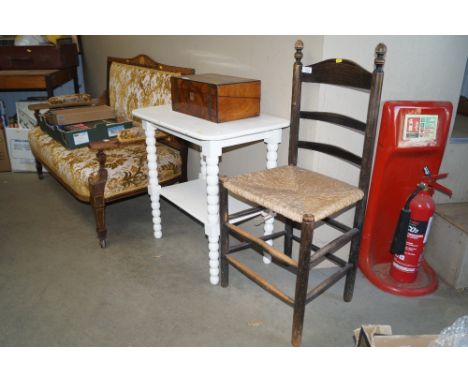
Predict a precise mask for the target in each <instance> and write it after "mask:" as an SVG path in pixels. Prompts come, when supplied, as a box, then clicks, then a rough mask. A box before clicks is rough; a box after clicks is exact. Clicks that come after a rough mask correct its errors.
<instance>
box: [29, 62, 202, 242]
mask: <svg viewBox="0 0 468 382" xmlns="http://www.w3.org/2000/svg"><path fill="white" fill-rule="evenodd" d="M113 62H118V63H123V64H127V65H133V66H139V67H143V68H152V69H157V70H161V71H166V72H174V73H180V74H183V75H187V74H193V73H195V70H194V69H191V68H184V67H177V66H170V65H164V64H160V63H158V62H156V61H154V60H152V59H151V58H150V57H148V56H146V55H144V54H140V55H138V56H136V57H133V58H117V57H108V58H107V82H106V86H107V89H106V91H105V93H104V94H103V95H102V96H101V97H100V98H99V100H98V103H106V104H107V105H109V103H110V102H109V73H110V67H111V65H112V63H113ZM48 107H49V106H46V105H45V104H34V105H30V106H29V108H30V109H31V110H34V112H35V115H36V120H37V123H38V124H39V112H40V110H42V109H44V108H48ZM158 142H159V143H163V144H165V145H167V146H169V147H172V148H173V149H175V150H177V151H179V152H180V156H181V160H182V169H181V170H182V171H181V175H180V176H179V177H176V178H173V179H170V180H168V181H164V182H161V183H160V185H161V186H165V185H170V184H174V183H177V182H185V181H187V153H188V146H187V143H186V142H185V141H183V140H181V139H179V138H177V137H174V136H172V135H169V134H167V135H166V136H164V137H162V138H159V139H158ZM142 144H144V142H142ZM122 145H125V143H122V142H119V141H118V140H117V139H113V140H109V141H100V142H92V143H90V144H89V148H90V149H91V150H95V151H96V160H97V161H98V163H99V169H98V171H97V172H96V173H94V174H93V175H91V176H90V177H89V179H88V182H89V191H90V196H89V198H85V197H83V196H82V195H79V194H77V193H76V192H75V191H74V190H73V189H72V188H71V187H70V186H69V185H68V184H66V183H65V182H64V181H63V180H62V179H61V178H60V176H59V175H58V174H56V173H55V172H54V171H53V170H52V169H51V168H49V167H48V166H47V165H46V164H45V163H42V162H41V161H40V160H39V159H38V158H39V156H38V155H37V153H35V152H34V149H33V148H31V151H32V153H33V155H34V158H35V161H36V171H37V175H38V177H39V179H43V167H45V168H46V169H47V170H48V171H49V173H50V174H51V175H52V176H53V177H54V178H55V179H56V180H57V181H58V182H59V183H60V184H61V185H63V186H64V187H65V188H66V189H67V190H68V191H69V192H70V193H71V194H72V195H73V196H74V197H75V198H76V199H78V200H79V201H81V202H84V203H89V204H90V205H91V207H92V209H93V213H94V216H95V220H96V233H97V236H98V240H99V244H100V246H101V248H105V247H106V245H107V243H106V238H107V227H106V220H105V209H106V206H107V205H108V204H110V203H113V202H116V201H118V200H122V199H126V198H130V197H133V196H137V195H141V194H145V193H147V192H148V191H147V189H146V188H145V189H139V190H134V191H130V192H124V193H121V194H118V195H113V196H111V197H107V198H106V197H105V196H104V190H105V187H106V183H107V180H108V171H107V169H106V153H105V150H112V149H115V148H117V147H119V146H122Z"/></svg>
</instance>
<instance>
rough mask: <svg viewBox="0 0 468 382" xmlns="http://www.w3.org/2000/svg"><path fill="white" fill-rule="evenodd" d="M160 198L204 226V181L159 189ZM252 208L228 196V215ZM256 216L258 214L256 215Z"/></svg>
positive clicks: (206, 213)
mask: <svg viewBox="0 0 468 382" xmlns="http://www.w3.org/2000/svg"><path fill="white" fill-rule="evenodd" d="M160 194H161V196H163V197H164V198H165V199H167V200H169V201H170V202H172V203H174V204H175V205H177V206H178V207H180V208H181V209H182V210H184V211H185V212H187V213H188V214H189V215H191V216H193V217H194V218H195V219H197V220H198V221H200V222H201V223H203V224H204V225H206V222H207V215H208V212H207V201H206V181H205V180H204V179H196V180H191V181H189V182H184V183H177V184H174V185H172V186H166V187H162V188H161V192H160ZM250 207H252V206H251V205H249V204H246V203H244V202H242V201H240V200H239V199H237V198H235V197H233V196H229V214H233V213H236V212H239V211H242V210H245V209H247V208H250ZM257 215H258V213H257Z"/></svg>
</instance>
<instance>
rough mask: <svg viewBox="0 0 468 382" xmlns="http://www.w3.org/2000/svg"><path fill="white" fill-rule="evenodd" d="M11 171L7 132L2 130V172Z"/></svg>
mask: <svg viewBox="0 0 468 382" xmlns="http://www.w3.org/2000/svg"><path fill="white" fill-rule="evenodd" d="M6 171H11V165H10V158H9V156H8V149H7V142H6V137H5V131H4V130H3V129H0V172H6Z"/></svg>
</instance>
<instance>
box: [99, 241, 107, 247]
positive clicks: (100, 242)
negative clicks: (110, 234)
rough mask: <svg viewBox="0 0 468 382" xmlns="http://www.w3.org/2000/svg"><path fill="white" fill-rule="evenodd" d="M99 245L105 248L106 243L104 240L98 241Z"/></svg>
mask: <svg viewBox="0 0 468 382" xmlns="http://www.w3.org/2000/svg"><path fill="white" fill-rule="evenodd" d="M99 245H100V246H101V248H106V241H105V240H104V239H102V240H99Z"/></svg>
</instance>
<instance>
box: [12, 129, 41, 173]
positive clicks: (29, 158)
mask: <svg viewBox="0 0 468 382" xmlns="http://www.w3.org/2000/svg"><path fill="white" fill-rule="evenodd" d="M28 131H29V130H28V129H21V128H6V129H5V134H6V141H7V145H8V153H9V157H10V164H11V171H14V172H15V171H18V172H36V161H35V160H34V156H33V154H32V153H31V147H30V146H29V140H28Z"/></svg>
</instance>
